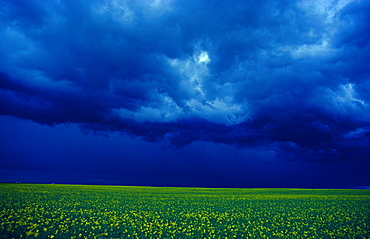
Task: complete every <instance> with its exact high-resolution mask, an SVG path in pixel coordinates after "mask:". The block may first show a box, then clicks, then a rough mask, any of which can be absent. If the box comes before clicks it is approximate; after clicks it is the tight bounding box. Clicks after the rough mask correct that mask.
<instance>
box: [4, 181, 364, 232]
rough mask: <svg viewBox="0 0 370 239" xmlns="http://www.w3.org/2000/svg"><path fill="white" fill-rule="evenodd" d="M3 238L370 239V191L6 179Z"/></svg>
mask: <svg viewBox="0 0 370 239" xmlns="http://www.w3.org/2000/svg"><path fill="white" fill-rule="evenodd" d="M0 198H1V201H0V236H1V238H370V190H354V189H225V188H174V187H172V188H171V187H133V186H91V185H57V184H0Z"/></svg>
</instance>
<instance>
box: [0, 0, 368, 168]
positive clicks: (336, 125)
mask: <svg viewBox="0 0 370 239" xmlns="http://www.w3.org/2000/svg"><path fill="white" fill-rule="evenodd" d="M0 7H1V9H3V10H2V13H1V15H0V39H2V40H1V41H0V58H1V59H2V61H1V63H0V114H2V115H13V116H16V117H20V118H24V119H30V120H32V121H35V122H37V123H40V124H47V125H55V124H64V123H72V124H78V125H79V126H80V127H81V129H82V130H83V131H85V132H97V133H104V134H109V133H110V132H116V131H119V132H122V133H124V134H128V135H131V136H133V137H141V138H142V139H144V140H146V141H159V140H166V141H168V142H170V143H171V145H173V146H175V147H179V146H183V145H186V144H188V143H190V142H193V141H197V140H200V141H211V142H220V143H224V144H232V145H236V146H240V147H253V148H261V149H263V148H268V149H269V150H271V149H272V150H274V151H275V152H276V153H277V155H278V156H279V157H283V158H286V159H296V158H306V159H317V160H326V161H330V160H338V159H341V160H355V161H356V160H361V161H363V160H366V159H367V158H368V157H369V155H370V149H369V147H368V145H370V142H369V137H370V108H369V101H370V78H369V77H370V76H369V69H370V64H369V60H368V58H369V55H370V45H369V35H370V27H369V25H370V24H369V23H370V21H369V14H368V12H370V2H369V1H357V0H353V1H351V0H342V1H320V0H316V1H309V0H306V1H258V2H249V3H246V2H236V1H198V0H197V1H175V0H155V1H150V0H145V1H115V0H110V1H108V0H107V1H94V0H91V1H82V0H81V1H73V2H72V1H56V0H55V1H54V0H53V1H48V2H47V3H45V1H22V0H19V1H2V2H1V3H0Z"/></svg>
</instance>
